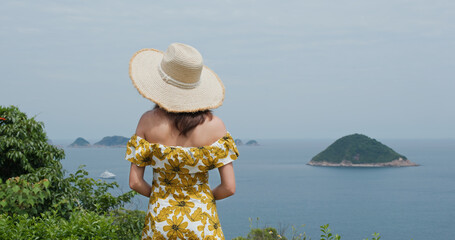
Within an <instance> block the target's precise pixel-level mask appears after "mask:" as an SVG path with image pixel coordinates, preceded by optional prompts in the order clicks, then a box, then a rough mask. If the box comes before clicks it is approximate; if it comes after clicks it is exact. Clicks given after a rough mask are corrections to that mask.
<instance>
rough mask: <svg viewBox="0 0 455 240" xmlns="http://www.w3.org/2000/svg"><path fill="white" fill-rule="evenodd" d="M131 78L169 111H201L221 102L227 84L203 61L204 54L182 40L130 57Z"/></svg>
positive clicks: (141, 51) (145, 92)
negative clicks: (164, 49) (164, 48)
mask: <svg viewBox="0 0 455 240" xmlns="http://www.w3.org/2000/svg"><path fill="white" fill-rule="evenodd" d="M130 78H131V80H132V81H133V85H134V86H135V87H136V88H137V90H138V91H139V93H140V94H141V95H142V96H144V97H145V98H147V99H149V100H151V101H152V102H154V103H156V104H158V105H159V106H160V107H161V108H164V109H165V110H166V111H168V112H197V111H202V110H207V109H213V108H217V107H219V106H221V104H222V103H223V100H224V86H223V83H222V82H221V80H220V79H219V78H218V76H217V75H216V73H214V72H213V71H212V70H210V69H209V68H208V67H207V66H204V65H203V63H202V56H201V54H200V53H199V52H198V51H197V50H196V49H195V48H194V47H191V46H189V45H186V44H182V43H173V44H171V45H169V47H168V48H167V50H166V52H164V53H163V52H161V51H159V50H156V49H151V48H148V49H142V50H140V51H138V52H136V53H135V54H134V55H133V57H132V58H131V61H130Z"/></svg>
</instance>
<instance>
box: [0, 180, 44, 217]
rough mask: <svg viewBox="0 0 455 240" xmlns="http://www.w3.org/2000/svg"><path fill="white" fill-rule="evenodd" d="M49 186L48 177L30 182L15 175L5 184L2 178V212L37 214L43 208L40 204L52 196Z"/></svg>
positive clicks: (0, 199)
mask: <svg viewBox="0 0 455 240" xmlns="http://www.w3.org/2000/svg"><path fill="white" fill-rule="evenodd" d="M48 188H49V180H47V179H43V180H41V181H38V182H36V183H30V182H27V180H24V179H22V178H19V177H15V178H10V179H8V180H6V181H5V183H4V184H2V180H1V179H0V206H1V208H0V214H1V213H13V212H14V213H18V214H25V213H28V212H31V213H33V214H37V213H38V212H39V211H40V210H41V209H40V208H39V207H38V206H39V205H40V204H42V203H44V200H45V199H46V198H49V197H50V192H49V190H48Z"/></svg>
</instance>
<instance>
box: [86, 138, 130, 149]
mask: <svg viewBox="0 0 455 240" xmlns="http://www.w3.org/2000/svg"><path fill="white" fill-rule="evenodd" d="M128 140H130V139H129V138H126V137H122V136H111V137H104V138H103V139H101V141H99V142H97V143H95V144H94V145H95V146H103V147H120V146H126V143H127V142H128Z"/></svg>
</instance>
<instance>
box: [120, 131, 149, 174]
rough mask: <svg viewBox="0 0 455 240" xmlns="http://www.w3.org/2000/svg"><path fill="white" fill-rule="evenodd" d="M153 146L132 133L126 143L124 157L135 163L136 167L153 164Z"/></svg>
mask: <svg viewBox="0 0 455 240" xmlns="http://www.w3.org/2000/svg"><path fill="white" fill-rule="evenodd" d="M152 151H153V146H152V145H151V144H150V143H149V142H147V141H145V139H142V138H140V137H138V136H136V135H133V136H132V137H131V139H130V140H129V141H128V143H127V144H126V154H125V159H126V160H128V161H130V162H132V163H134V164H136V166H138V167H145V166H148V165H152V166H153V165H155V160H153V158H152V156H153V154H152Z"/></svg>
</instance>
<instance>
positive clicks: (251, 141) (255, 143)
mask: <svg viewBox="0 0 455 240" xmlns="http://www.w3.org/2000/svg"><path fill="white" fill-rule="evenodd" d="M246 145H247V146H259V143H258V141H256V140H250V141H248V142H246Z"/></svg>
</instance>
